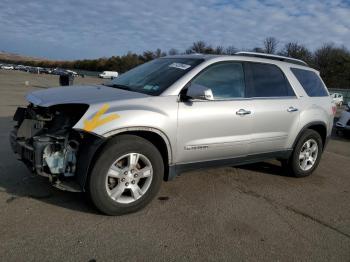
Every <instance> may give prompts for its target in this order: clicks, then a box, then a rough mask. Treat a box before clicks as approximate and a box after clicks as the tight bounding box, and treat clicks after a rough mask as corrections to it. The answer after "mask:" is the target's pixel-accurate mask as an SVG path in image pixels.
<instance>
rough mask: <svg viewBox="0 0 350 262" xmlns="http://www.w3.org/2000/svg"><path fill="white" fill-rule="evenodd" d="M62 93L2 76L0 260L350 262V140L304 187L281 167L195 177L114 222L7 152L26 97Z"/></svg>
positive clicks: (35, 79) (339, 144) (338, 140)
mask: <svg viewBox="0 0 350 262" xmlns="http://www.w3.org/2000/svg"><path fill="white" fill-rule="evenodd" d="M25 81H29V83H27V85H25ZM76 82H78V83H79V82H84V83H99V82H101V80H99V79H96V78H88V77H87V78H84V79H76ZM57 84H58V77H55V76H42V75H32V74H28V73H23V72H7V71H3V70H0V136H1V139H0V258H1V260H2V261H63V260H64V261H125V260H128V261H186V260H201V261H210V260H211V261H242V260H244V261H277V260H279V261H350V139H349V138H343V137H336V136H334V137H333V138H332V139H331V140H330V142H329V145H328V147H327V149H326V151H325V152H324V154H323V157H322V160H321V163H320V165H319V167H318V169H317V170H316V172H315V173H314V174H313V175H312V176H310V177H307V178H299V179H297V178H293V177H288V176H286V175H285V172H284V171H283V170H282V169H281V167H280V165H279V162H277V161H269V162H264V163H259V164H253V165H246V166H240V167H227V168H217V169H207V170H199V171H195V172H188V173H185V174H183V175H182V176H180V177H178V178H176V179H175V180H174V181H172V182H168V183H163V185H162V188H161V191H160V193H159V194H158V196H157V198H155V200H154V201H153V202H152V203H151V204H150V205H149V206H147V207H146V208H145V209H143V210H142V211H140V212H138V213H134V214H130V215H125V216H121V217H108V216H104V215H101V214H99V213H98V212H97V211H96V210H95V209H94V208H93V207H92V206H91V204H90V203H89V202H88V201H87V200H86V198H85V196H84V194H82V193H69V192H62V191H59V190H57V189H55V188H52V187H50V185H49V182H48V181H47V179H45V178H41V177H37V176H33V175H32V174H30V173H29V171H28V170H27V169H26V167H25V166H24V165H23V164H22V163H21V162H19V161H18V160H16V158H15V156H14V154H13V153H12V151H11V149H10V146H9V142H8V133H9V131H10V130H11V128H12V125H13V122H12V120H11V118H12V115H13V113H14V111H15V110H16V108H17V106H19V105H25V103H26V102H25V100H24V95H25V93H27V92H29V91H31V90H35V89H38V88H46V87H47V86H50V85H52V86H54V85H57Z"/></svg>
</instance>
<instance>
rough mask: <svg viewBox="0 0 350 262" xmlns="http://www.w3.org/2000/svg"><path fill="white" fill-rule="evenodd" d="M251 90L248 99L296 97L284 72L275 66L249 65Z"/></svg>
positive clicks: (248, 91) (248, 92)
mask: <svg viewBox="0 0 350 262" xmlns="http://www.w3.org/2000/svg"><path fill="white" fill-rule="evenodd" d="M248 68H249V74H248V75H250V83H251V84H250V88H249V89H248V90H247V96H248V97H281V96H295V94H294V91H293V89H292V87H291V86H290V84H289V82H288V80H287V79H286V77H285V75H284V74H283V72H282V70H281V69H279V68H278V67H277V66H275V65H271V64H263V63H248Z"/></svg>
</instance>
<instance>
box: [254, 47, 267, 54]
mask: <svg viewBox="0 0 350 262" xmlns="http://www.w3.org/2000/svg"><path fill="white" fill-rule="evenodd" d="M251 51H252V52H255V53H265V51H264V49H262V48H261V47H254V48H253V49H252V50H251Z"/></svg>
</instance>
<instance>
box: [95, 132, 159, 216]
mask: <svg viewBox="0 0 350 262" xmlns="http://www.w3.org/2000/svg"><path fill="white" fill-rule="evenodd" d="M163 174H164V164H163V159H162V156H161V154H160V153H159V151H158V150H157V148H156V147H155V146H154V145H153V144H152V143H150V142H149V141H147V140H145V139H143V138H141V137H138V136H134V135H121V136H119V137H116V138H114V139H112V140H111V141H110V142H109V143H108V144H107V145H106V146H105V148H104V149H103V150H102V152H101V153H100V156H99V158H98V160H97V162H96V164H95V166H94V168H93V170H92V173H91V177H90V182H89V191H90V196H91V199H92V202H93V203H94V205H95V206H96V207H97V208H98V209H99V210H100V211H101V212H103V213H105V214H108V215H122V214H126V213H131V212H135V211H137V210H139V209H141V208H143V207H144V206H146V205H147V204H148V203H149V202H150V201H151V200H152V199H153V198H154V196H155V195H156V194H157V192H158V191H159V188H160V185H161V182H162V180H163Z"/></svg>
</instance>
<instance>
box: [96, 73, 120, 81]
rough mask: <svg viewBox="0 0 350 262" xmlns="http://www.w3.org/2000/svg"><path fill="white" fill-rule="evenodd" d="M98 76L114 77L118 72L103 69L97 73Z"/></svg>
mask: <svg viewBox="0 0 350 262" xmlns="http://www.w3.org/2000/svg"><path fill="white" fill-rule="evenodd" d="M98 76H99V77H100V78H110V79H112V78H115V77H117V76H118V72H116V71H103V72H102V73H101V74H99V75H98Z"/></svg>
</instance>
